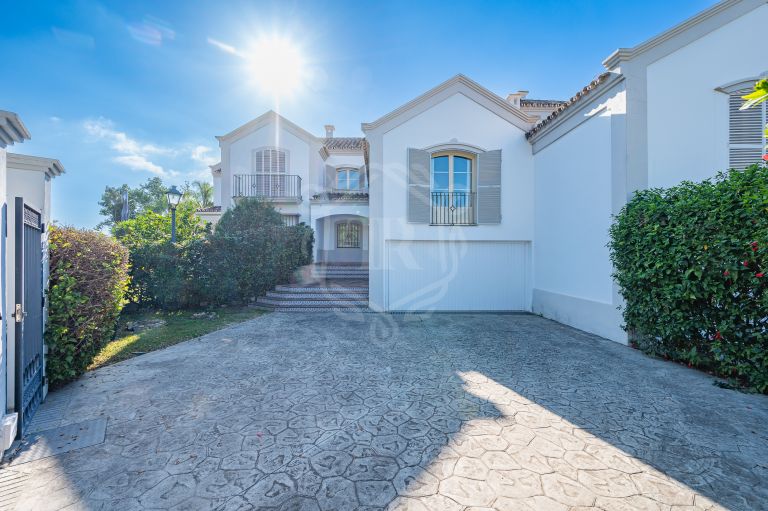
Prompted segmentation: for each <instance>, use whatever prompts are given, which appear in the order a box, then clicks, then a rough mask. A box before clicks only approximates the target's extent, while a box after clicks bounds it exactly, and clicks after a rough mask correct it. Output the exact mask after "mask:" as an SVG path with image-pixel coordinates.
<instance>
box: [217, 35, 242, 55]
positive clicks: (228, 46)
mask: <svg viewBox="0 0 768 511" xmlns="http://www.w3.org/2000/svg"><path fill="white" fill-rule="evenodd" d="M208 44H211V45H213V46H215V47H216V48H218V49H220V50H221V51H223V52H224V53H229V54H230V55H236V56H238V57H243V54H242V53H240V52H239V51H238V49H237V48H235V47H234V46H232V45H231V44H227V43H223V42H221V41H219V40H218V39H214V38H213V37H209V38H208Z"/></svg>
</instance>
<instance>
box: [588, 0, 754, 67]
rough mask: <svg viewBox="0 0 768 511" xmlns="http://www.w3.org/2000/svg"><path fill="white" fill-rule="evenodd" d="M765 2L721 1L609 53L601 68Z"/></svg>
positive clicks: (613, 65) (612, 65)
mask: <svg viewBox="0 0 768 511" xmlns="http://www.w3.org/2000/svg"><path fill="white" fill-rule="evenodd" d="M766 3H768V2H767V0H723V1H721V2H718V3H716V4H715V5H713V6H712V7H710V8H709V9H707V10H705V11H702V12H700V13H699V14H697V15H695V16H693V17H691V18H689V19H687V20H685V21H683V22H682V23H680V24H678V25H675V26H674V27H672V28H670V29H669V30H666V31H664V32H662V33H661V34H659V35H657V36H655V37H652V38H651V39H648V40H647V41H645V42H643V43H641V44H638V45H637V46H635V47H633V48H619V49H617V50H616V51H614V52H613V53H611V54H610V55H609V56H608V57H607V58H606V59H605V60H603V66H605V68H606V69H608V70H611V69H614V68H616V67H617V66H619V64H621V62H625V61H627V60H632V59H634V58H636V57H637V56H639V55H641V54H643V53H645V52H647V51H649V50H651V49H653V48H656V47H658V46H660V45H662V44H664V43H666V42H667V41H670V40H672V39H674V38H675V37H677V36H679V35H681V34H683V33H685V32H687V31H689V30H691V29H692V28H694V27H696V26H698V25H701V24H702V23H705V22H707V21H708V20H710V19H713V18H715V17H716V16H719V15H721V14H722V13H725V12H726V11H729V10H731V9H733V10H734V12H733V16H726V17H725V18H724V19H723V20H722V21H721V22H720V23H719V25H718V26H722V25H724V24H726V23H728V22H730V21H732V20H733V19H735V18H737V17H739V16H741V15H743V14H745V13H747V12H749V11H752V10H754V9H756V8H758V7H760V6H761V5H765V4H766ZM711 30H713V29H711V28H710V29H708V30H706V33H708V32H710V31H711ZM689 42H690V41H681V44H680V45H679V47H682V46H685V45H686V44H688V43H689ZM675 49H677V48H671V49H670V52H671V51H674V50H675Z"/></svg>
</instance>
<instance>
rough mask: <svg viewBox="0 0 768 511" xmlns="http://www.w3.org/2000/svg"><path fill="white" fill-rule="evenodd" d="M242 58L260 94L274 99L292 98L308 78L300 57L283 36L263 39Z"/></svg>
mask: <svg viewBox="0 0 768 511" xmlns="http://www.w3.org/2000/svg"><path fill="white" fill-rule="evenodd" d="M244 56H245V59H246V61H247V66H248V73H249V76H250V78H251V80H252V81H253V82H254V84H255V85H256V86H257V87H258V88H259V89H260V90H261V92H262V93H264V94H267V95H271V96H273V97H275V98H284V97H290V96H293V95H295V94H296V93H298V92H299V91H300V90H301V88H302V87H303V86H304V84H305V83H306V81H307V79H308V71H307V63H306V59H305V58H304V54H303V53H302V51H301V48H299V47H298V46H297V45H296V43H295V42H293V41H292V40H291V39H289V38H287V37H283V36H276V35H271V36H263V37H261V38H259V39H257V40H256V41H255V42H254V43H253V45H251V46H250V48H249V49H248V51H247V52H246V54H245V55H244Z"/></svg>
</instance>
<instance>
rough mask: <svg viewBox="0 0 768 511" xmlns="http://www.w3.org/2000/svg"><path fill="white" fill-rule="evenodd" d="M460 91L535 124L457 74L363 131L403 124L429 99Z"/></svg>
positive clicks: (533, 118)
mask: <svg viewBox="0 0 768 511" xmlns="http://www.w3.org/2000/svg"><path fill="white" fill-rule="evenodd" d="M462 89H463V90H465V91H470V92H473V93H475V94H477V95H479V96H480V97H482V98H484V99H485V100H487V102H488V104H489V106H492V107H493V108H494V109H496V111H497V112H503V113H505V114H506V115H507V116H508V118H509V119H510V120H511V119H517V121H518V122H519V123H521V124H532V123H534V122H536V118H535V117H530V116H529V115H527V114H526V113H525V112H522V111H521V110H519V109H518V108H516V107H514V106H513V105H512V104H510V103H509V102H507V101H505V100H504V99H503V98H501V97H499V96H497V95H496V94H494V93H493V92H491V91H489V90H488V89H486V88H485V87H483V86H482V85H480V84H479V83H477V82H475V81H474V80H471V79H470V78H467V77H466V76H464V75H462V74H457V75H456V76H454V77H453V78H451V79H449V80H446V81H444V82H443V83H441V84H440V85H438V86H437V87H434V88H432V89H430V90H428V91H427V92H425V93H424V94H422V95H420V96H418V97H416V98H415V99H413V100H411V101H409V102H408V103H406V104H404V105H403V106H401V107H399V108H397V109H395V110H393V111H392V112H390V113H388V114H387V115H385V116H383V117H380V118H379V119H376V120H375V121H373V122H368V123H363V124H362V128H363V131H364V132H368V131H371V130H374V129H376V128H378V127H380V126H383V125H384V124H387V123H390V122H391V121H394V120H396V119H398V118H401V117H403V118H405V119H404V120H403V122H405V120H407V119H410V118H411V117H413V115H416V114H415V113H413V111H415V110H417V109H418V107H419V106H421V105H422V104H423V103H426V102H428V101H430V100H431V99H433V98H435V97H437V96H439V95H440V94H441V93H444V92H446V91H452V90H455V91H457V92H461V91H462ZM416 113H418V112H416ZM409 114H411V115H409Z"/></svg>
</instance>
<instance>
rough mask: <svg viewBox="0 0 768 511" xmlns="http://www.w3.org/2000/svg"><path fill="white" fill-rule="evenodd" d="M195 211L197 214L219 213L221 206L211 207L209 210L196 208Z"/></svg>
mask: <svg viewBox="0 0 768 511" xmlns="http://www.w3.org/2000/svg"><path fill="white" fill-rule="evenodd" d="M195 211H196V212H197V213H219V212H221V206H211V207H209V208H198V209H196V210H195Z"/></svg>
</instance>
